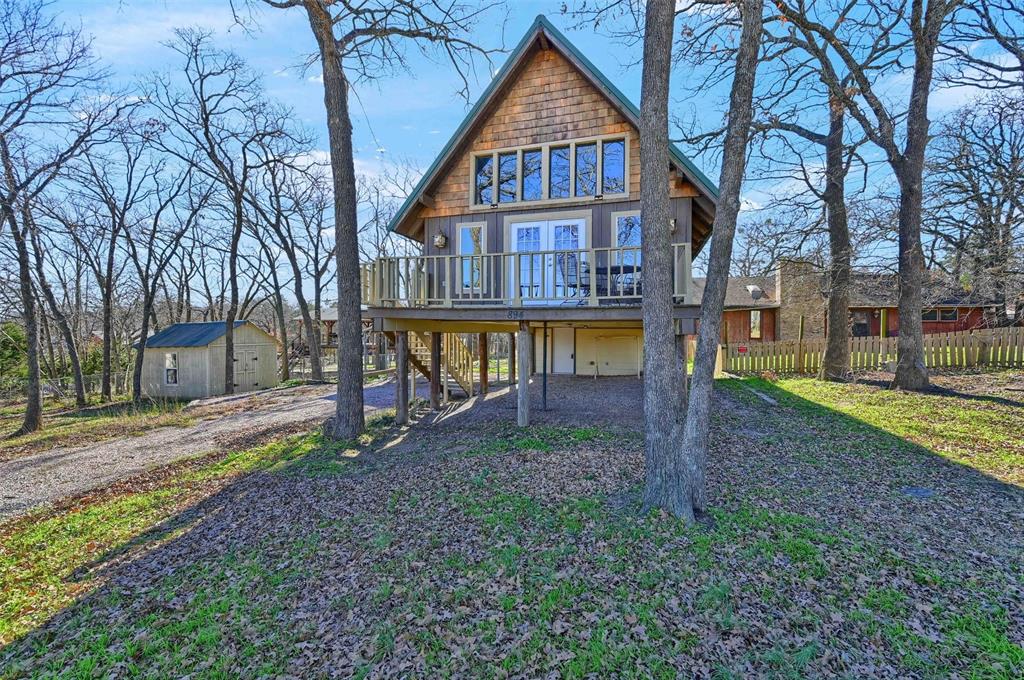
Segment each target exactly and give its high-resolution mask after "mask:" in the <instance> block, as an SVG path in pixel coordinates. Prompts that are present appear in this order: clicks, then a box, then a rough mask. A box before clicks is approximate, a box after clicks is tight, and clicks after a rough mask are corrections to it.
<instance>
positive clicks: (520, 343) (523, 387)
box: [516, 321, 530, 427]
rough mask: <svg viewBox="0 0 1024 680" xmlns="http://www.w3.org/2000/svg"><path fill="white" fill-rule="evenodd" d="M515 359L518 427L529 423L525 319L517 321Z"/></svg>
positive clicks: (527, 334)
mask: <svg viewBox="0 0 1024 680" xmlns="http://www.w3.org/2000/svg"><path fill="white" fill-rule="evenodd" d="M516 361H517V363H518V364H519V386H518V387H517V388H516V398H517V399H518V403H517V406H518V409H517V414H518V423H519V427H526V426H527V425H529V424H530V328H529V326H527V324H526V322H525V321H521V322H520V323H519V335H518V338H517V342H516Z"/></svg>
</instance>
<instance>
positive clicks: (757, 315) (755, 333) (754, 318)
mask: <svg viewBox="0 0 1024 680" xmlns="http://www.w3.org/2000/svg"><path fill="white" fill-rule="evenodd" d="M750 339H751V340H760V339H761V310H760V309H751V310H750Z"/></svg>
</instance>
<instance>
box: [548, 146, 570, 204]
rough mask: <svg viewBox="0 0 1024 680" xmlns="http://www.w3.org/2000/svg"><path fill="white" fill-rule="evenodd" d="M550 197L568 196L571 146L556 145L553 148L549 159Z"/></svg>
mask: <svg viewBox="0 0 1024 680" xmlns="http://www.w3.org/2000/svg"><path fill="white" fill-rule="evenodd" d="M548 176H549V180H548V186H549V188H548V197H549V198H568V197H569V188H570V186H571V184H570V181H569V180H570V178H569V147H567V146H555V147H552V148H551V156H550V158H549V159H548Z"/></svg>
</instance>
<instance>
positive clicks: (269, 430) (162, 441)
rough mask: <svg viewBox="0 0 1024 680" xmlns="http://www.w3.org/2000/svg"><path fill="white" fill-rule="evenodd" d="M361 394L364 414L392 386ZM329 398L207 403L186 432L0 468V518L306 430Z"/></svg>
mask: <svg viewBox="0 0 1024 680" xmlns="http://www.w3.org/2000/svg"><path fill="white" fill-rule="evenodd" d="M363 394H364V397H363V398H364V400H365V408H366V411H367V412H368V413H369V412H373V411H375V410H378V409H382V408H388V407H390V406H392V405H393V404H394V395H395V390H394V383H393V382H386V383H383V384H378V385H373V386H370V387H367V388H366V389H365V390H364V393H363ZM334 399H335V396H334V387H333V386H331V385H316V386H306V387H297V388H291V389H283V390H270V391H267V392H260V393H256V394H251V395H245V396H238V397H226V398H220V399H213V400H207V401H205V402H203V403H201V404H198V405H196V406H195V407H194V413H195V415H196V416H197V417H200V418H202V420H200V421H199V422H197V423H196V424H195V425H193V426H192V427H187V428H181V427H163V428H159V429H156V430H152V431H150V432H147V433H145V434H143V435H141V436H138V437H124V438H121V439H112V440H107V441H103V442H100V443H96V444H90V445H87V446H74V447H64V448H55V449H50V450H49V451H42V452H40V453H36V454H33V455H30V456H25V457H22V458H17V459H15V460H12V461H8V462H5V463H0V521H4V520H7V519H10V518H12V517H16V516H18V515H21V514H24V513H26V512H28V511H29V510H32V509H33V508H36V507H38V506H40V505H43V504H45V503H51V502H53V501H56V500H59V499H61V498H66V497H68V496H72V495H75V494H79V493H83V492H85V491H89V490H91V489H95V488H98V487H101V486H105V485H107V484H110V483H112V482H115V481H117V480H119V479H123V478H125V477H128V476H130V475H134V474H137V473H139V472H143V471H145V470H147V469H150V468H153V467H155V466H159V465H166V464H168V463H171V462H174V461H176V460H180V459H182V458H188V457H191V456H197V455H200V454H203V453H208V452H210V451H214V450H217V449H228V448H236V447H237V448H241V447H244V446H246V445H248V444H250V443H251V442H252V441H253V440H254V439H262V438H266V437H268V436H271V435H273V434H274V433H275V432H280V431H284V430H288V429H291V428H294V427H295V426H297V425H302V424H305V423H308V424H309V426H310V427H313V426H315V425H316V424H317V423H319V422H320V421H322V420H323V419H324V418H326V417H327V416H329V415H330V414H331V413H332V412H333V410H334Z"/></svg>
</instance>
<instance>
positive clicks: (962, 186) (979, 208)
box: [925, 91, 1024, 305]
mask: <svg viewBox="0 0 1024 680" xmlns="http://www.w3.org/2000/svg"><path fill="white" fill-rule="evenodd" d="M932 149H933V150H932V152H931V153H930V154H929V158H928V169H927V173H926V176H925V180H926V181H925V187H926V196H927V200H926V203H925V211H926V215H927V220H926V221H925V225H926V226H925V235H926V236H928V237H929V242H928V246H929V248H928V250H929V258H930V261H931V263H932V264H933V265H935V266H936V267H938V268H940V269H942V270H943V271H945V272H946V273H947V274H948V275H949V276H950V278H951V279H952V280H953V281H957V282H964V283H966V284H967V285H969V286H970V287H971V288H972V290H975V291H977V292H979V293H981V294H983V295H985V296H987V297H990V298H991V299H995V300H998V301H999V302H1001V303H1003V304H1004V305H1005V304H1006V303H1011V302H1013V301H1015V300H1016V298H1017V296H1018V295H1019V294H1020V292H1021V291H1022V290H1024V181H1022V177H1024V95H1021V94H1017V93H1012V92H1008V91H1007V92H996V93H992V94H990V95H988V96H986V97H984V98H982V99H980V100H976V101H973V102H971V103H970V104H969V105H967V106H965V107H964V108H963V109H961V110H960V111H958V112H957V113H955V114H953V115H952V116H950V117H949V118H948V119H947V120H945V121H943V123H942V124H941V125H940V126H939V129H938V134H937V135H936V136H935V142H934V143H933V147H932Z"/></svg>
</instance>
